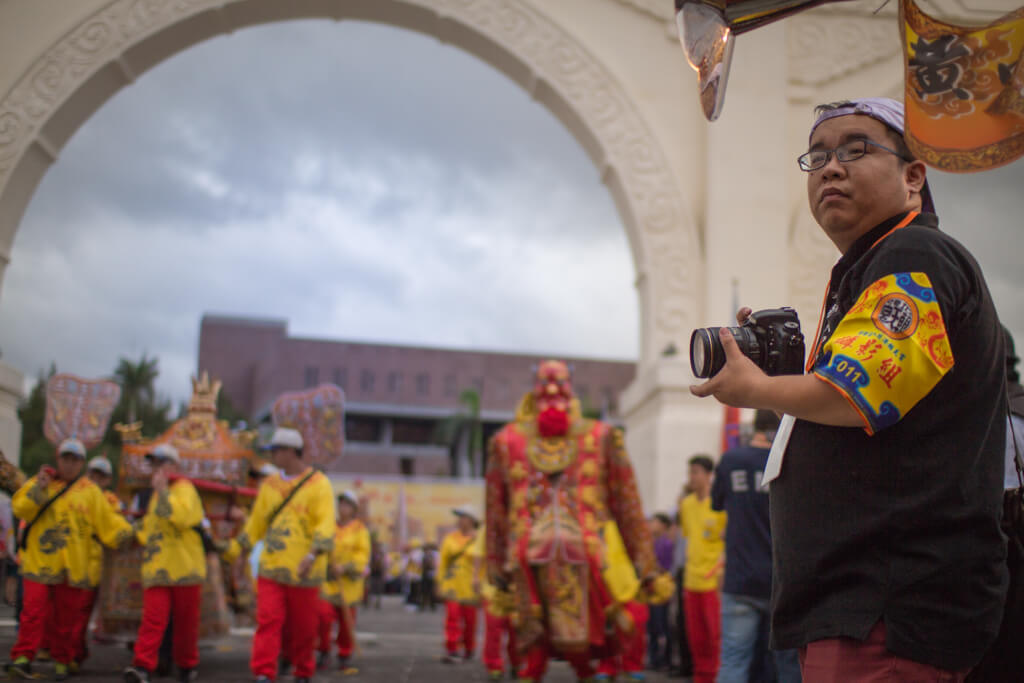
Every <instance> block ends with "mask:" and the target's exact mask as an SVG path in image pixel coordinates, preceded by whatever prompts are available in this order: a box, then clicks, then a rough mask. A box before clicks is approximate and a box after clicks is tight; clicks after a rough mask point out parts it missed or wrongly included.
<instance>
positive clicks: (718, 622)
mask: <svg viewBox="0 0 1024 683" xmlns="http://www.w3.org/2000/svg"><path fill="white" fill-rule="evenodd" d="M684 594H685V598H684V605H685V607H686V638H687V640H689V641H690V654H691V655H692V657H693V683H715V677H716V676H717V675H718V653H719V649H720V647H721V644H722V608H721V606H720V604H719V601H718V591H716V590H711V591H691V590H687V591H684Z"/></svg>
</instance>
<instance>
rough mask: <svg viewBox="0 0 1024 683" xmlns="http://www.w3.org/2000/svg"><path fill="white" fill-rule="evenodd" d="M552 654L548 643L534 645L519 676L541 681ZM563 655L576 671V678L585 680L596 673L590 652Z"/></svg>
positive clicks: (565, 653) (527, 654) (564, 653)
mask: <svg viewBox="0 0 1024 683" xmlns="http://www.w3.org/2000/svg"><path fill="white" fill-rule="evenodd" d="M551 654H552V652H551V648H550V647H549V646H548V644H547V643H540V644H538V645H534V646H533V647H532V648H530V651H529V652H527V653H526V663H525V664H524V665H523V670H522V671H520V672H519V677H520V678H528V679H530V680H531V681H539V680H541V679H542V678H544V672H545V671H547V668H548V658H549V657H550V656H551ZM561 655H562V657H564V658H565V661H567V662H569V665H570V666H571V667H572V669H573V671H575V672H576V678H578V679H581V680H583V679H587V678H590V677H591V676H593V675H594V667H593V666H592V665H591V664H590V654H589V653H588V652H563V653H561Z"/></svg>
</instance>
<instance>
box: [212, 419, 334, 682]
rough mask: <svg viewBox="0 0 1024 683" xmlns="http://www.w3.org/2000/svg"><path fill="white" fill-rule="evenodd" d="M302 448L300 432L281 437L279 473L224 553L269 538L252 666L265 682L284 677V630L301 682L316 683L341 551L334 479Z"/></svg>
mask: <svg viewBox="0 0 1024 683" xmlns="http://www.w3.org/2000/svg"><path fill="white" fill-rule="evenodd" d="M302 445H303V441H302V435H301V434H299V432H298V431H296V430H294V429H289V428H286V427H279V428H277V429H276V430H275V431H274V435H273V437H271V441H270V452H271V456H272V458H273V461H274V466H275V467H277V468H278V470H279V472H278V473H277V474H274V475H271V476H269V477H267V479H266V481H264V482H263V484H262V485H261V486H260V490H259V493H258V494H257V496H256V502H255V503H254V504H253V508H252V514H250V515H249V520H248V521H247V522H246V524H245V529H244V530H243V531H242V533H241V534H239V536H238V538H236V539H232V541H231V543H230V544H229V546H228V548H227V550H226V551H225V554H224V557H225V559H226V560H227V561H229V562H231V561H234V559H235V558H236V557H237V556H238V554H239V553H240V552H242V551H243V550H246V551H248V550H250V549H251V548H252V546H253V544H254V543H255V542H256V541H259V540H260V539H264V548H263V552H262V554H261V555H260V565H259V577H258V579H257V591H256V634H255V636H254V637H253V640H252V658H251V660H250V667H251V669H252V673H253V675H254V676H256V680H257V681H258V682H259V681H273V680H274V679H275V678H276V676H277V668H278V655H279V654H280V652H281V643H282V631H284V632H285V633H287V636H288V637H287V639H286V641H285V643H286V646H287V647H286V649H287V652H286V653H285V655H286V659H287V660H288V661H289V662H290V663H291V665H292V666H294V667H295V681H296V683H309V681H310V679H311V677H312V676H313V671H314V669H315V668H316V667H315V662H314V659H313V649H314V646H315V643H316V632H317V614H318V610H317V601H318V600H319V593H320V584H322V583H323V582H324V580H325V579H326V577H327V557H328V554H329V553H330V550H331V548H332V546H333V545H334V529H335V516H334V493H333V491H332V490H331V482H330V481H328V479H327V477H326V476H324V474H323V473H322V472H318V471H316V470H314V469H313V468H312V467H310V466H308V465H306V463H305V462H304V461H303V460H302Z"/></svg>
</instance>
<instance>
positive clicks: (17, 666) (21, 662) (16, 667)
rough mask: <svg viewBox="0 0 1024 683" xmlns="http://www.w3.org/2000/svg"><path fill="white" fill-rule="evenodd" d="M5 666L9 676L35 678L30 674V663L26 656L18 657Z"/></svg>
mask: <svg viewBox="0 0 1024 683" xmlns="http://www.w3.org/2000/svg"><path fill="white" fill-rule="evenodd" d="M5 668H6V669H7V676H8V677H9V678H35V676H33V675H32V663H31V662H30V661H28V657H18V658H17V659H16V660H14V661H13V662H10V663H9V664H8V665H7V666H6V667H5Z"/></svg>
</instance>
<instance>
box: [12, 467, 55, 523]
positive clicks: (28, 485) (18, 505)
mask: <svg viewBox="0 0 1024 683" xmlns="http://www.w3.org/2000/svg"><path fill="white" fill-rule="evenodd" d="M49 497H50V496H49V495H48V494H47V492H46V489H44V488H43V487H42V486H39V484H38V480H37V479H36V477H32V478H31V479H29V480H28V481H26V482H25V483H24V484H23V485H22V487H21V488H20V489H18V490H17V491H16V492H15V493H14V497H13V498H12V499H11V512H13V513H14V516H15V517H17V518H18V519H21V520H24V521H26V522H31V521H32V520H33V519H35V517H36V515H37V514H38V513H39V508H40V507H42V505H43V503H45V502H46V499H47V498H49Z"/></svg>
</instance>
